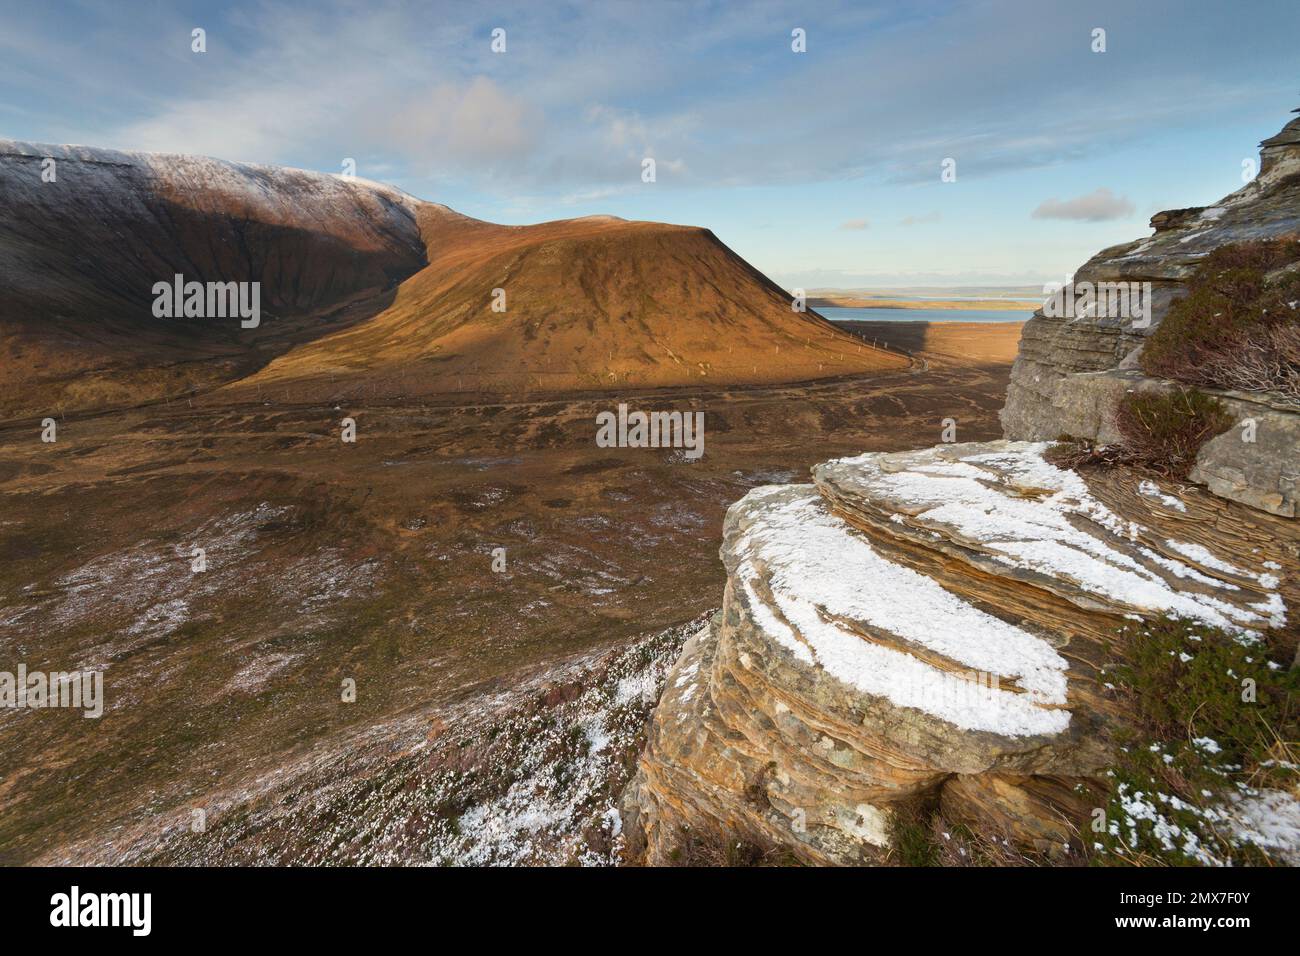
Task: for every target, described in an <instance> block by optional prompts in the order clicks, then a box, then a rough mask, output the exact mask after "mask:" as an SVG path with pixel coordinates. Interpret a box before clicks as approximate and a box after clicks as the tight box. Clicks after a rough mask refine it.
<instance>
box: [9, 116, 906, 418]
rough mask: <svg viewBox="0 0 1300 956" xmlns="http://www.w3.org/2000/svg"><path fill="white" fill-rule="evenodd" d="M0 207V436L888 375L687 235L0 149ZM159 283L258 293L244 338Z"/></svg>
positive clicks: (149, 161)
mask: <svg viewBox="0 0 1300 956" xmlns="http://www.w3.org/2000/svg"><path fill="white" fill-rule="evenodd" d="M47 158H52V159H54V160H55V162H56V173H57V175H56V178H55V179H54V180H53V181H46V180H45V179H43V177H42V170H43V168H44V166H45V160H46V159H47ZM0 200H3V203H4V207H5V210H6V213H5V217H4V219H3V221H0V358H2V359H3V371H0V417H5V418H14V417H21V416H29V415H45V414H54V413H57V412H60V411H70V410H76V409H96V410H98V409H103V408H107V407H113V406H122V405H134V404H140V403H143V402H148V401H155V400H159V399H162V398H167V397H174V396H178V395H186V394H196V393H200V392H212V391H213V390H214V389H218V391H217V392H216V393H215V394H213V395H212V396H211V400H213V401H220V402H224V401H243V400H246V399H248V398H250V397H255V396H257V395H260V394H261V393H262V390H263V389H264V388H267V387H271V386H274V387H275V388H276V390H277V391H276V394H277V397H278V398H287V399H288V400H290V401H294V402H297V401H321V400H333V399H342V398H351V397H357V396H366V397H374V398H399V397H404V396H412V395H432V394H438V393H447V392H475V393H483V392H489V393H503V392H517V391H521V390H527V391H534V390H545V391H551V390H564V391H567V390H571V389H595V388H608V387H612V386H615V387H618V386H650V387H658V386H677V385H686V384H745V383H769V382H788V381H797V380H803V379H811V378H818V377H826V376H833V375H840V374H846V373H856V372H864V371H872V370H877V369H885V368H898V367H902V366H903V364H904V360H902V359H901V358H900V357H898V356H896V355H893V354H890V353H887V352H884V351H877V350H874V349H872V348H870V347H868V346H865V345H863V344H862V343H861V342H860V341H859V340H857V339H855V338H854V337H852V336H850V335H848V334H846V333H845V332H843V331H841V330H839V329H837V328H835V327H834V326H832V325H831V324H829V323H827V322H825V321H824V320H822V319H821V318H820V317H818V316H816V315H813V314H802V313H795V312H793V311H792V310H791V308H790V303H789V299H788V298H787V296H786V294H785V293H784V292H783V291H782V290H780V289H779V288H778V287H777V286H775V285H774V284H773V283H772V282H770V281H769V280H768V279H766V278H765V277H764V276H763V275H762V274H761V273H759V272H758V271H757V270H755V269H754V268H753V267H751V266H750V265H749V264H748V263H746V262H745V261H744V260H742V259H741V258H740V257H739V256H737V255H736V254H735V253H733V252H732V251H731V250H730V249H728V248H727V247H726V246H724V245H723V244H722V243H720V242H719V241H718V240H717V239H716V238H715V237H714V236H713V235H712V234H711V233H710V232H708V231H707V230H704V229H698V228H692V227H685V226H670V225H664V224H659V223H648V222H625V221H622V220H619V219H614V218H610V217H593V218H588V219H576V220H568V221H561V222H553V223H545V224H541V225H535V226H500V225H495V224H492V223H486V222H480V221H478V220H474V219H470V218H468V217H465V216H462V215H459V214H458V213H455V212H453V211H452V210H450V209H447V208H446V207H444V206H439V205H436V204H432V203H425V202H421V201H420V200H417V199H414V198H413V197H411V196H408V195H406V194H405V193H402V192H400V191H399V190H395V189H392V188H390V187H387V186H382V185H380V184H377V183H369V182H366V181H364V180H357V179H346V178H343V177H339V176H333V175H326V174H321V173H313V172H307V171H302V170H292V169H281V168H273V167H262V166H249V165H243V164H237V163H227V162H223V161H220V160H212V159H205V158H200V157H186V156H167V155H155V154H144V153H123V152H116V151H112V150H100V149H91V148H86V147H69V146H39V145H32V144H27V143H16V142H8V141H0ZM178 273H179V274H182V275H183V276H184V277H185V279H186V280H187V281H188V280H194V281H199V282H210V281H216V282H229V281H236V282H239V281H250V282H251V281H256V282H260V283H261V306H262V322H261V325H260V326H259V327H258V328H256V329H246V328H242V327H241V325H240V323H239V321H238V319H230V318H227V319H211V318H204V319H198V318H192V319H184V318H158V317H155V316H154V315H153V303H154V295H153V291H152V290H153V287H154V284H155V283H157V282H159V281H171V280H172V277H173V276H174V275H175V274H178ZM494 289H504V290H505V297H506V298H505V302H506V310H505V311H504V312H500V311H493V309H492V303H493V301H494V298H493V290H494ZM222 386H225V387H224V388H222Z"/></svg>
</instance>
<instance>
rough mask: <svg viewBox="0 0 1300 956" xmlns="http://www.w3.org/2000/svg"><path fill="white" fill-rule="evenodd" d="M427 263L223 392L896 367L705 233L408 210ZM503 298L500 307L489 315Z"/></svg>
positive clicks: (416, 389) (539, 384)
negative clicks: (379, 300)
mask: <svg viewBox="0 0 1300 956" xmlns="http://www.w3.org/2000/svg"><path fill="white" fill-rule="evenodd" d="M420 224H421V229H422V231H423V233H424V236H425V240H426V242H427V244H428V257H429V265H428V266H427V267H425V268H424V269H422V270H421V271H420V272H419V273H417V274H416V275H414V276H412V277H411V278H410V279H408V280H407V281H406V282H405V283H403V285H402V286H401V288H400V289H399V290H398V293H397V296H396V299H395V300H394V302H393V304H392V306H391V307H389V308H388V309H387V310H386V311H385V312H383V313H382V314H380V315H377V316H375V317H374V318H373V319H371V320H369V321H367V322H365V323H362V324H359V325H357V326H355V327H352V328H349V329H347V330H344V331H341V332H338V333H336V334H333V335H330V336H328V337H325V338H322V339H320V340H318V341H316V342H313V343H311V344H310V345H307V346H303V347H300V348H297V349H295V350H293V351H291V352H289V353H288V354H286V355H284V356H282V357H280V358H278V359H277V360H275V361H274V362H272V363H271V364H270V365H269V366H268V367H267V368H266V369H264V370H263V371H262V372H260V373H259V374H258V375H256V376H253V377H252V378H251V379H249V380H247V381H246V382H241V383H238V384H237V385H235V386H232V387H231V389H229V390H234V391H242V390H243V389H245V388H247V387H249V386H251V385H258V386H261V385H269V384H291V388H292V394H293V395H294V396H295V399H296V397H297V395H298V394H299V393H300V392H303V391H306V392H310V391H313V390H314V389H313V383H314V384H315V385H316V386H319V385H320V384H321V382H320V377H319V376H320V372H321V371H322V370H329V372H330V373H331V375H333V376H334V377H335V382H336V384H337V385H338V386H339V387H340V388H343V389H344V391H346V392H350V391H358V390H359V391H360V392H361V393H363V394H366V395H376V396H381V397H382V396H389V397H392V396H397V395H405V394H422V393H431V392H456V391H493V392H498V391H516V390H531V389H547V390H549V389H564V390H568V389H591V388H608V387H611V386H625V385H632V386H675V385H686V384H703V383H708V384H742V383H764V382H784V381H796V380H801V379H810V378H817V377H820V376H828V375H836V374H845V373H853V372H863V371H871V370H875V369H882V368H897V367H902V366H903V365H904V364H905V363H904V362H903V360H902V359H900V358H899V357H898V356H895V355H892V354H889V353H885V352H881V351H876V350H874V349H871V348H869V347H867V346H865V345H863V344H862V343H861V342H860V341H859V340H857V339H855V338H853V337H851V336H849V335H847V334H846V333H844V332H842V331H840V330H839V329H837V328H835V327H834V326H832V325H831V324H830V323H828V322H826V321H824V320H822V319H821V318H820V317H817V316H815V315H812V314H801V313H796V312H794V311H793V310H792V309H791V306H790V300H789V298H788V297H787V296H786V294H785V293H784V292H783V291H782V290H781V289H780V288H778V287H777V286H776V285H774V284H773V283H772V282H771V281H769V280H768V279H767V278H766V277H764V276H763V275H762V274H761V273H759V272H758V271H757V270H755V269H754V268H753V267H752V266H750V265H749V264H748V263H746V262H745V261H744V260H743V259H741V258H740V257H739V256H737V255H736V254H735V253H734V252H732V251H731V250H730V249H728V248H727V247H726V246H725V245H723V244H722V243H721V242H719V241H718V240H717V238H716V237H714V235H713V234H712V233H711V232H709V231H708V230H706V229H699V228H695V227H689V226H674V225H666V224H663V223H653V222H626V221H623V220H621V219H615V218H612V217H593V218H588V219H574V220H563V221H559V222H550V223H543V224H540V225H536V226H500V225H495V224H492V223H486V222H480V221H478V220H474V219H469V218H467V217H465V216H461V215H459V214H457V213H454V212H452V211H450V210H448V209H446V208H444V207H440V206H434V205H428V206H425V207H424V208H423V209H422V210H421V212H420ZM494 289H502V290H504V301H505V311H494V310H493V308H492V305H493V301H494V295H493V290H494Z"/></svg>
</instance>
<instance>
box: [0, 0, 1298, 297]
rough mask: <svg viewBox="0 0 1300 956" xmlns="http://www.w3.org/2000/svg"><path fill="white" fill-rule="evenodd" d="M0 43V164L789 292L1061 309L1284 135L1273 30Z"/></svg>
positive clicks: (18, 28) (836, 27)
mask: <svg viewBox="0 0 1300 956" xmlns="http://www.w3.org/2000/svg"><path fill="white" fill-rule="evenodd" d="M0 24H3V26H0V137H3V138H10V139H18V140H26V141H29V142H35V143H79V144H85V145H93V146H108V147H114V148H118V149H137V150H150V151H161V152H182V153H194V154H201V155H208V156H216V157H220V158H222V159H230V160H237V161H242V162H254V163H267V164H280V165H288V166H297V167H302V168H307V169H317V170H322V171H327V172H340V171H342V169H343V163H344V161H345V160H346V159H353V160H355V163H356V173H357V175H359V176H364V177H366V178H369V179H376V180H381V181H384V182H389V183H392V184H394V185H396V186H399V187H401V188H402V189H405V190H407V191H408V192H410V193H412V194H414V195H416V196H419V197H420V198H423V199H428V200H433V201H436V202H442V203H446V204H447V205H449V206H451V207H453V208H455V209H457V210H459V211H460V212H463V213H466V214H467V215H471V216H475V217H477V218H481V219H489V220H492V221H496V222H506V223H531V222H541V221H545V220H549V219H560V218H571V217H575V216H585V215H595V214H612V215H616V216H622V217H624V218H627V219H648V220H660V221H668V222H679V223H689V224H693V225H700V226H705V227H708V228H709V229H711V230H713V232H714V233H715V234H716V235H717V236H718V237H719V238H720V239H721V240H722V241H723V242H725V243H726V244H727V245H729V246H730V247H731V248H733V249H735V250H736V251H737V252H738V253H740V254H741V255H742V256H744V257H745V258H746V259H748V260H749V261H750V262H752V263H754V264H755V265H756V266H757V267H758V268H760V269H761V270H763V271H764V272H766V273H767V274H768V275H770V276H771V277H772V278H774V279H776V280H777V281H778V282H780V283H782V284H783V285H785V286H786V287H787V288H794V287H802V288H808V289H812V288H823V287H838V288H853V287H876V288H888V287H899V286H924V285H1007V284H1026V285H1042V284H1044V283H1046V282H1051V281H1061V280H1063V279H1064V278H1065V277H1066V276H1068V275H1069V274H1070V273H1072V272H1073V270H1074V269H1075V268H1077V267H1078V266H1079V265H1081V264H1082V263H1083V262H1084V261H1085V260H1086V259H1088V258H1089V257H1090V256H1092V255H1093V254H1094V253H1095V252H1097V251H1098V250H1100V249H1101V248H1104V247H1105V246H1109V245H1113V244H1115V243H1118V242H1125V241H1128V240H1131V239H1134V238H1137V237H1139V236H1145V235H1148V234H1149V232H1150V230H1149V228H1148V226H1147V222H1148V220H1149V219H1150V217H1151V215H1152V214H1153V213H1154V212H1156V211H1158V210H1161V209H1166V208H1174V207H1182V206H1193V205H1205V204H1208V203H1211V202H1213V201H1215V200H1217V199H1219V198H1220V197H1222V196H1224V195H1226V194H1227V193H1229V192H1232V191H1233V190H1235V189H1238V188H1240V187H1241V185H1242V184H1243V182H1244V180H1243V175H1248V174H1249V171H1250V170H1249V169H1246V170H1243V162H1245V161H1248V160H1255V159H1256V158H1257V155H1258V150H1257V144H1258V142H1259V140H1261V139H1263V138H1265V137H1267V136H1270V135H1272V134H1273V133H1275V132H1277V130H1278V129H1280V128H1281V126H1282V125H1283V124H1284V123H1285V122H1286V121H1287V120H1288V119H1290V118H1291V115H1290V112H1289V111H1290V110H1292V109H1295V108H1296V107H1300V0H1219V2H1203V0H1177V2H1174V0H1141V2H1140V3H1137V2H1134V0H1123V2H1114V3H1112V2H1108V0H1103V2H1091V3H1083V2H1066V0H1060V2H1055V0H972V2H957V0H950V2H944V0H910V2H904V0H899V2H872V0H857V2H847V3H837V2H831V0H826V2H814V3H788V2H776V0H770V2H768V0H757V2H753V3H745V2H740V0H730V2H715V3H708V2H697V3H673V2H667V0H660V2H636V3H622V2H617V0H603V2H592V3H549V2H545V0H528V2H522V3H492V2H475V3H468V2H467V3H444V2H437V0H423V2H411V3H407V2H390V0H366V2H331V0H314V2H287V0H286V2H269V0H264V2H233V3H224V4H216V3H202V2H131V0H118V2H113V3H106V2H102V0H101V2H97V3H79V2H63V0H46V2H43V3H30V2H22V3H19V2H15V0H0ZM195 29H202V30H203V31H204V40H205V47H206V49H205V51H204V52H195V51H194V49H193V46H194V40H193V31H194V30H195ZM498 29H499V30H504V31H505V33H504V39H505V49H504V51H503V52H496V51H494V50H493V49H492V44H493V31H494V30H498ZM1098 29H1100V30H1104V31H1105V32H1104V44H1105V49H1104V52H1098V51H1096V50H1094V47H1095V46H1097V45H1098V37H1097V35H1096V34H1095V31H1096V30H1098ZM795 30H802V31H803V36H804V37H805V47H806V49H805V51H804V52H795V50H794V49H793V46H794V45H795V39H794V37H793V31H795ZM498 45H499V44H498ZM647 157H649V158H653V159H654V160H655V180H654V182H644V181H643V176H642V170H643V160H644V159H646V158H647ZM945 160H953V161H954V162H953V163H952V164H950V167H949V168H951V169H952V170H953V171H954V172H955V178H952V181H944V179H943V175H942V174H943V171H944V161H945ZM950 178H951V177H950Z"/></svg>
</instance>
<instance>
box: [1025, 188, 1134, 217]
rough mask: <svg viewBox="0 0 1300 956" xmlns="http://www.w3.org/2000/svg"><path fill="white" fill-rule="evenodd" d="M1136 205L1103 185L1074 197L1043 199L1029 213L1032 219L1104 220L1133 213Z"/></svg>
mask: <svg viewBox="0 0 1300 956" xmlns="http://www.w3.org/2000/svg"><path fill="white" fill-rule="evenodd" d="M1136 208H1137V207H1136V206H1134V205H1133V203H1132V202H1131V201H1129V200H1128V199H1125V198H1124V197H1123V196H1116V195H1115V194H1114V193H1113V192H1111V191H1110V190H1109V189H1106V188H1105V187H1101V188H1099V189H1094V190H1093V191H1092V192H1090V193H1088V194H1086V195H1083V196H1078V197H1076V198H1074V199H1066V200H1064V201H1062V200H1059V199H1044V200H1043V201H1042V202H1041V203H1039V204H1038V208H1037V209H1035V210H1034V211H1033V212H1032V213H1030V215H1031V216H1032V217H1033V218H1034V219H1074V220H1078V221H1080V222H1105V221H1106V220H1108V219H1124V218H1126V217H1128V216H1131V215H1133V211H1134V210H1135V209H1136Z"/></svg>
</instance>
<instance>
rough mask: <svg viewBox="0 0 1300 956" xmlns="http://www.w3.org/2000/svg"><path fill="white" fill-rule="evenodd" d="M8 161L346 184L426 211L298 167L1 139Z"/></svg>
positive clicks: (391, 189) (231, 179)
mask: <svg viewBox="0 0 1300 956" xmlns="http://www.w3.org/2000/svg"><path fill="white" fill-rule="evenodd" d="M5 156H23V157H30V158H32V159H45V158H47V157H49V158H52V159H54V160H55V161H57V162H69V163H97V164H101V165H106V166H131V167H135V168H137V169H140V170H143V171H145V172H147V173H151V174H153V175H157V176H160V177H161V178H163V179H169V178H172V177H173V176H182V177H184V178H191V177H192V176H193V175H194V174H195V173H197V174H199V175H201V176H202V177H203V179H204V180H205V184H206V185H210V186H222V185H225V186H231V185H240V186H241V188H242V189H244V190H245V191H247V189H248V188H249V187H252V186H254V185H255V184H260V183H261V182H264V181H265V180H267V179H270V180H272V181H275V180H277V179H279V180H289V179H305V180H308V181H313V180H314V181H315V183H316V185H317V186H318V188H330V187H331V185H332V184H336V183H341V184H344V186H345V188H348V187H352V188H355V187H360V188H362V189H365V190H368V191H370V192H374V193H380V194H382V195H384V196H386V197H387V198H389V199H391V200H394V201H396V202H397V203H399V204H400V205H403V206H406V207H408V208H410V209H412V210H414V209H415V208H417V207H418V206H421V205H424V202H425V201H424V200H422V199H419V198H417V197H415V196H412V195H411V194H410V193H408V192H405V191H404V190H401V189H399V188H397V187H396V186H391V185H389V184H388V183H381V182H378V181H376V180H372V179H365V178H362V177H360V176H344V175H342V174H341V173H333V172H321V171H319V170H314V169H299V168H297V167H293V166H272V165H264V164H259V163H241V162H235V161H233V160H228V159H218V158H216V157H212V156H200V155H196V154H190V153H152V152H144V151H141V150H119V149H109V148H107V147H103V146H81V145H75V144H64V145H55V144H51V143H29V142H24V141H22V140H13V139H0V159H3V158H4V157H5Z"/></svg>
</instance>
